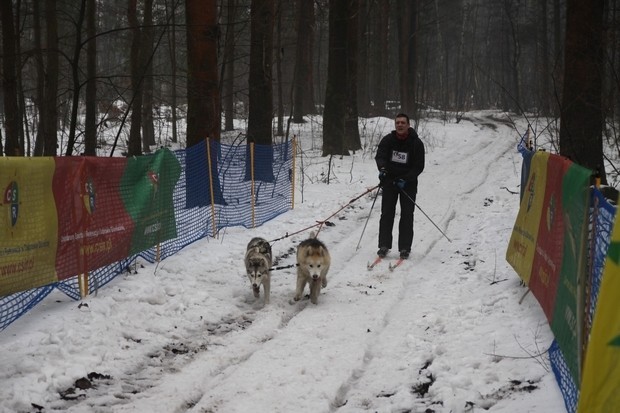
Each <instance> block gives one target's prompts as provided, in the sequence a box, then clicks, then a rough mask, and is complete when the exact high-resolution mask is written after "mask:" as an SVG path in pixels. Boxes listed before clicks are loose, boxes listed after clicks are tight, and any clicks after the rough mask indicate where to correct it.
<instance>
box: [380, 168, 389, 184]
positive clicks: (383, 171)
mask: <svg viewBox="0 0 620 413" xmlns="http://www.w3.org/2000/svg"><path fill="white" fill-rule="evenodd" d="M386 177H387V172H386V171H385V168H381V169H380V170H379V181H381V182H383V181H384V180H385V178H386Z"/></svg>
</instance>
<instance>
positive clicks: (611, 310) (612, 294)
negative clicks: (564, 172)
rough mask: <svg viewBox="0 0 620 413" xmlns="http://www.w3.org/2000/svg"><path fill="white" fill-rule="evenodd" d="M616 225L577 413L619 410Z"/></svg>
mask: <svg viewBox="0 0 620 413" xmlns="http://www.w3.org/2000/svg"><path fill="white" fill-rule="evenodd" d="M619 301H620V223H619V222H618V214H616V220H615V222H614V229H613V233H612V235H611V244H610V245H609V250H608V252H607V259H606V261H605V269H604V271H603V279H602V280H601V287H600V293H599V297H598V301H597V303H596V310H595V313H594V321H593V322H592V331H591V333H590V340H589V343H588V350H587V353H586V358H585V363H584V369H583V375H582V378H581V390H580V395H579V404H578V408H577V411H578V413H609V412H619V411H620V392H619V391H618V389H620V311H619V309H618V302H619Z"/></svg>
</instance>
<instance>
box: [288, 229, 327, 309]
mask: <svg viewBox="0 0 620 413" xmlns="http://www.w3.org/2000/svg"><path fill="white" fill-rule="evenodd" d="M330 263H331V258H330V256H329V251H328V250H327V247H326V246H325V244H323V243H322V242H321V241H319V240H318V239H316V238H309V239H307V240H304V241H302V242H301V243H300V244H299V246H298V247H297V289H296V290H295V297H293V299H294V300H295V301H299V300H301V296H302V294H303V292H304V288H305V287H306V284H310V302H311V303H312V304H316V303H317V300H318V298H319V294H320V293H321V287H323V288H325V287H326V286H327V271H328V270H329V265H330Z"/></svg>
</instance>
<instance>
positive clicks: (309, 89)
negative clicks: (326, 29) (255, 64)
mask: <svg viewBox="0 0 620 413" xmlns="http://www.w3.org/2000/svg"><path fill="white" fill-rule="evenodd" d="M313 36H314V2H312V1H298V2H297V45H296V49H295V76H294V82H295V83H294V85H293V87H294V92H293V93H294V95H293V96H294V97H293V99H294V104H293V122H295V123H301V122H303V121H304V115H307V114H309V113H315V109H314V97H313V94H314V92H313V82H312V56H313V41H312V39H313Z"/></svg>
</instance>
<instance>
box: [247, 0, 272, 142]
mask: <svg viewBox="0 0 620 413" xmlns="http://www.w3.org/2000/svg"><path fill="white" fill-rule="evenodd" d="M250 13H251V14H250V33H251V41H250V73H249V91H250V105H249V106H250V107H249V114H248V132H247V135H248V141H249V142H255V143H257V144H262V145H271V143H272V140H271V122H272V119H273V90H272V86H271V82H272V77H273V75H272V56H273V53H272V48H273V22H274V0H252V5H251V12H250Z"/></svg>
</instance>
